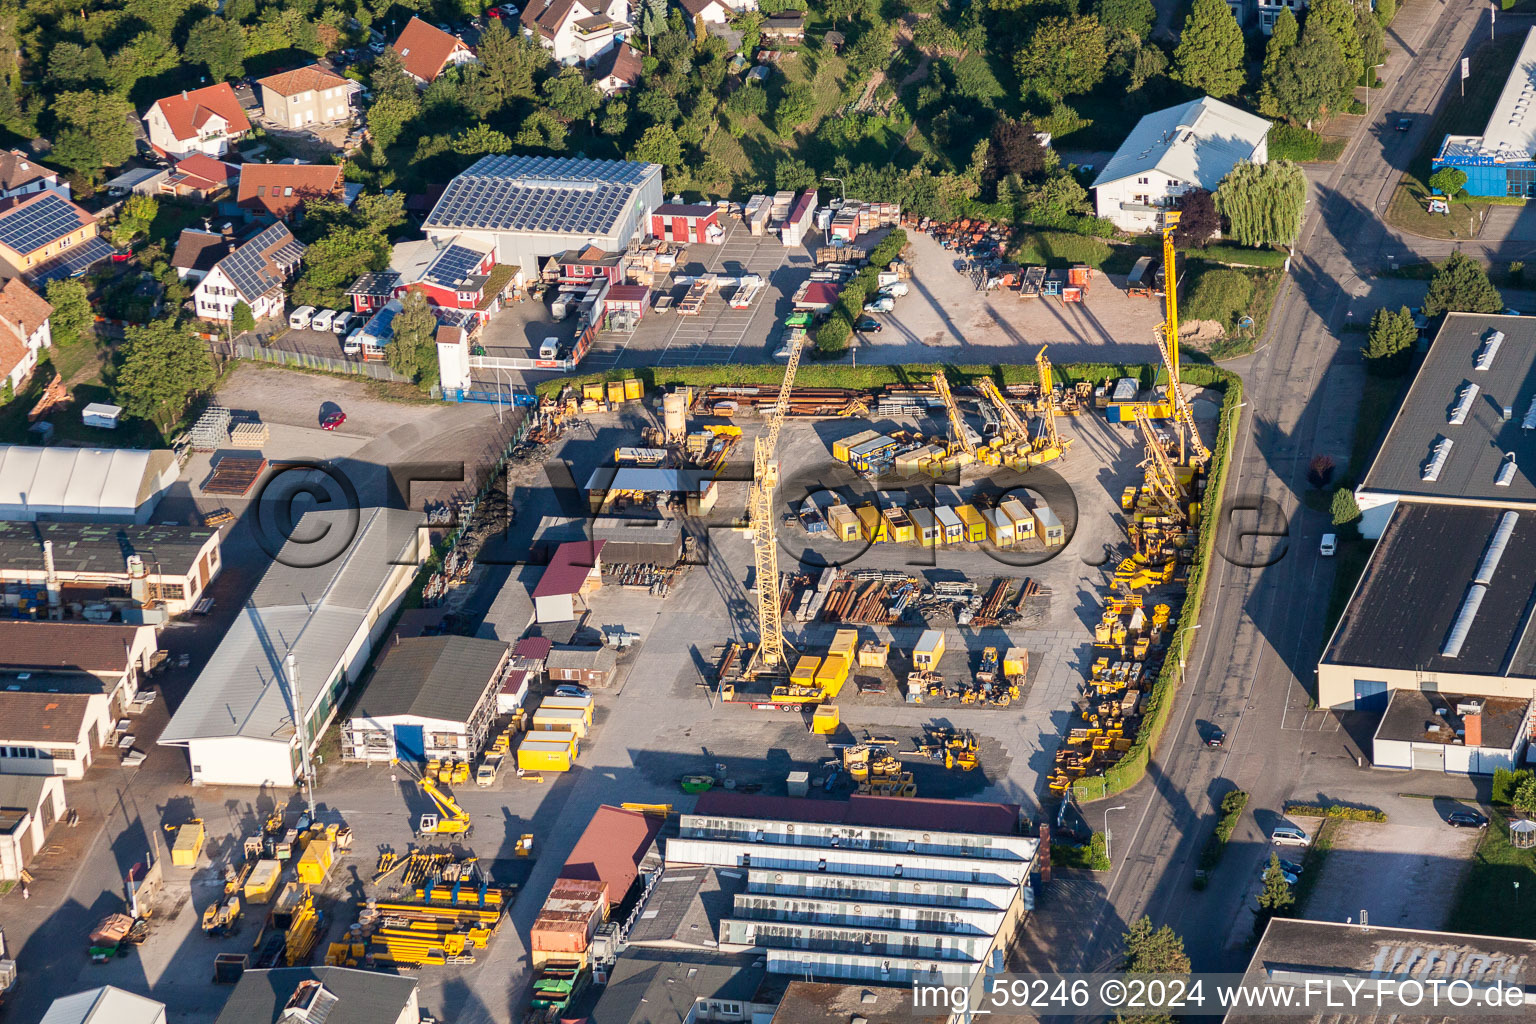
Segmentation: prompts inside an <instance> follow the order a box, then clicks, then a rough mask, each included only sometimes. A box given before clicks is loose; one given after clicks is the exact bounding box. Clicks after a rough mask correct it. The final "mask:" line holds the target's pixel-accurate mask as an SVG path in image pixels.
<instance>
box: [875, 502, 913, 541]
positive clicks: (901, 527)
mask: <svg viewBox="0 0 1536 1024" xmlns="http://www.w3.org/2000/svg"><path fill="white" fill-rule="evenodd" d="M881 516H882V517H883V518H884V519H885V528H886V536H888V537H890V539H891V542H892V543H894V544H910V543H912V541H913V540H914V539H916V534H915V532H914V531H913V529H912V519H911V517H909V516H908V515H907V513H906V510H904V509H899V508H888V509H886V510H885V511H884V512H883V513H881Z"/></svg>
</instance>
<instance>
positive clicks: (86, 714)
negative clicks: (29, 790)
mask: <svg viewBox="0 0 1536 1024" xmlns="http://www.w3.org/2000/svg"><path fill="white" fill-rule="evenodd" d="M111 731H112V726H111V701H110V698H108V696H107V695H106V694H104V693H100V692H97V693H52V692H40V693H25V692H22V691H18V690H0V774H3V775H62V776H63V777H64V778H66V779H80V778H84V777H85V772H86V769H88V768H89V767H90V766H91V759H92V757H93V756H94V753H95V750H96V748H97V747H98V746H100V745H101V744H103V743H104V742H106V740H107V738H108V737H109V736H110V735H111Z"/></svg>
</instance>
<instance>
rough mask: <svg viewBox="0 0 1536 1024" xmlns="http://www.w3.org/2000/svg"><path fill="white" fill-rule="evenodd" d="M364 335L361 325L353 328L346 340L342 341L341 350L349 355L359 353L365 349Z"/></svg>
mask: <svg viewBox="0 0 1536 1024" xmlns="http://www.w3.org/2000/svg"><path fill="white" fill-rule="evenodd" d="M362 336H363V329H362V328H361V327H354V328H352V333H351V334H348V335H347V338H346V340H345V341H343V342H342V343H341V350H342V351H343V352H345V353H346V354H347V355H349V356H355V355H358V354H359V353H361V352H362V351H363V342H362Z"/></svg>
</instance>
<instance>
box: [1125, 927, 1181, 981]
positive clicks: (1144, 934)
mask: <svg viewBox="0 0 1536 1024" xmlns="http://www.w3.org/2000/svg"><path fill="white" fill-rule="evenodd" d="M1124 938H1125V965H1124V970H1125V972H1126V973H1127V974H1188V973H1189V970H1190V964H1189V956H1188V954H1186V953H1185V952H1184V940H1183V939H1182V938H1180V937H1179V934H1178V932H1175V931H1174V930H1173V929H1172V928H1170V927H1168V926H1167V925H1163V926H1162V927H1161V928H1153V927H1152V919H1151V918H1150V917H1140V918H1137V919H1136V920H1135V921H1132V922H1131V927H1130V928H1129V930H1127V931H1126V933H1125V936H1124Z"/></svg>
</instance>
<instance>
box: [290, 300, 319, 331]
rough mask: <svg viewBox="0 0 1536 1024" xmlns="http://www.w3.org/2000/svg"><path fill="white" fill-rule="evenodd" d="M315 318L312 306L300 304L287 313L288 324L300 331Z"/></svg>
mask: <svg viewBox="0 0 1536 1024" xmlns="http://www.w3.org/2000/svg"><path fill="white" fill-rule="evenodd" d="M314 318H315V307H314V306H300V307H299V308H298V309H296V310H294V311H293V312H292V313H289V314H288V326H289V327H291V328H293V329H294V330H296V331H302V330H305V329H307V328H308V327H309V324H310V321H311V320H313V319H314Z"/></svg>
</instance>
